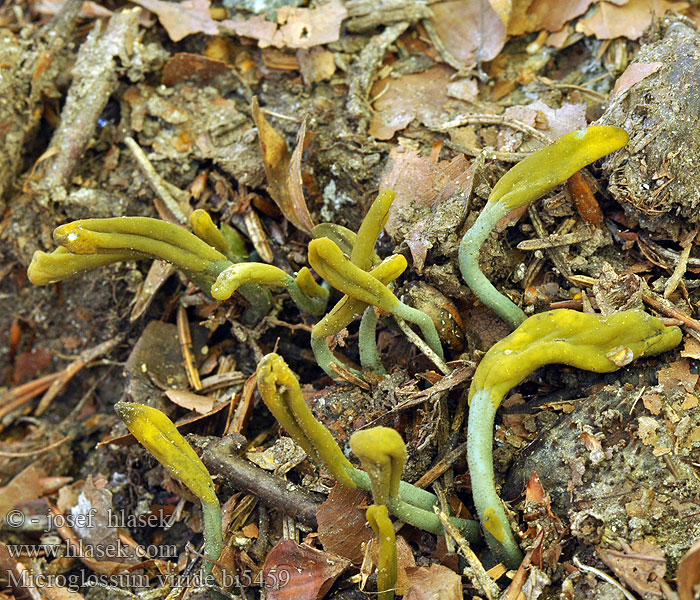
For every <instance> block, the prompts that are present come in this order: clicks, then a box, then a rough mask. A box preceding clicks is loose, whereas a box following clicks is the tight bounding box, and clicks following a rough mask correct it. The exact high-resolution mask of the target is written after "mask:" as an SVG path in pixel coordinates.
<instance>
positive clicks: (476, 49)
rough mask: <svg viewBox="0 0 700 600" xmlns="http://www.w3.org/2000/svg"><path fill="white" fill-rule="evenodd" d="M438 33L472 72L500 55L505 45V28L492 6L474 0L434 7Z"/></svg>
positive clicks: (447, 47) (445, 3)
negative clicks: (480, 64)
mask: <svg viewBox="0 0 700 600" xmlns="http://www.w3.org/2000/svg"><path fill="white" fill-rule="evenodd" d="M430 9H431V10H432V12H433V18H432V19H431V21H432V24H433V27H434V29H435V33H436V34H437V36H438V37H439V38H440V40H441V41H442V43H443V44H444V46H445V48H446V49H447V51H448V52H449V53H450V55H452V57H454V58H455V59H456V60H458V61H459V62H460V63H462V66H463V68H465V69H469V68H471V67H473V66H474V65H476V63H477V62H483V61H487V60H492V59H494V58H496V56H498V54H499V53H500V51H501V50H502V48H503V45H504V44H505V42H506V27H505V25H504V24H503V21H502V20H501V18H500V17H499V14H498V13H497V12H496V11H495V10H494V9H493V7H492V6H490V5H487V4H486V3H483V2H474V1H473V0H451V1H448V2H437V3H435V4H431V6H430Z"/></svg>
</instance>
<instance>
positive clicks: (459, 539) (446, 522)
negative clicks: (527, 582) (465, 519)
mask: <svg viewBox="0 0 700 600" xmlns="http://www.w3.org/2000/svg"><path fill="white" fill-rule="evenodd" d="M433 510H434V511H435V514H436V515H437V516H438V518H439V519H440V522H441V523H442V526H443V527H444V528H445V533H446V534H447V535H449V536H450V537H451V538H452V539H453V540H454V541H455V543H456V544H457V546H458V548H459V551H460V554H461V555H462V556H463V557H464V558H465V559H466V560H467V563H468V564H469V567H470V569H468V570H467V571H466V573H465V575H466V576H467V577H469V579H470V580H471V582H472V584H474V587H476V588H477V589H479V590H481V591H482V592H483V593H484V595H485V596H486V598H488V600H492V599H493V598H498V595H499V593H500V590H499V588H498V585H497V584H496V582H495V581H494V580H493V579H491V578H490V577H489V574H488V573H487V572H486V569H484V565H482V564H481V561H480V560H479V559H478V558H477V556H476V554H474V551H473V550H472V549H471V547H470V546H469V542H468V541H467V540H466V538H465V537H464V536H463V535H462V534H461V533H460V532H459V531H458V530H457V528H456V527H455V526H454V525H453V524H452V523H451V522H450V519H449V517H448V516H447V515H446V514H445V513H444V512H442V511H441V510H440V508H439V507H437V506H435V507H434V508H433Z"/></svg>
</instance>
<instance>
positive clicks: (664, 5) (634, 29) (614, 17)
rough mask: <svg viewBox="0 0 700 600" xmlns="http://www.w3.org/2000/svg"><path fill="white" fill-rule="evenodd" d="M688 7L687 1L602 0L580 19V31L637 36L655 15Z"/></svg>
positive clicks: (609, 36)
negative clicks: (615, 0) (620, 0)
mask: <svg viewBox="0 0 700 600" xmlns="http://www.w3.org/2000/svg"><path fill="white" fill-rule="evenodd" d="M686 8H688V3H687V2H669V1H668V0H629V2H627V3H626V4H625V5H623V6H616V5H615V4H611V3H609V2H600V3H599V4H598V6H597V7H596V9H595V12H594V13H593V14H592V15H591V16H590V17H586V18H584V19H580V20H579V21H578V23H576V31H578V32H579V33H583V34H584V35H595V37H596V38H597V39H599V40H610V39H612V38H616V37H625V38H627V39H629V40H636V39H638V38H639V37H640V36H641V35H642V33H643V32H644V30H645V29H646V28H647V27H649V25H651V22H652V19H653V18H654V16H656V17H661V16H663V15H664V13H665V12H666V11H668V10H673V11H681V10H685V9H686Z"/></svg>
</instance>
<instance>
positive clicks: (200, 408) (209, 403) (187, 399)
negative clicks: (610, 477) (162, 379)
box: [165, 390, 214, 415]
mask: <svg viewBox="0 0 700 600" xmlns="http://www.w3.org/2000/svg"><path fill="white" fill-rule="evenodd" d="M165 395H166V396H167V397H168V400H170V402H172V403H173V404H177V405H178V406H182V407H183V408H186V409H188V410H193V411H195V412H198V413H199V414H200V415H206V414H207V413H208V412H210V411H211V410H212V409H213V408H214V399H213V398H209V397H208V396H201V395H200V394H195V393H193V392H189V391H187V390H166V392H165Z"/></svg>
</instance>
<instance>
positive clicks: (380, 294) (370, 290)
mask: <svg viewBox="0 0 700 600" xmlns="http://www.w3.org/2000/svg"><path fill="white" fill-rule="evenodd" d="M309 263H311V266H312V267H313V268H314V269H315V270H316V272H317V273H318V274H319V275H320V276H321V277H323V279H325V280H326V281H327V282H328V283H329V284H330V285H331V286H333V287H334V288H336V289H338V290H340V291H342V292H343V293H344V294H346V295H347V296H349V297H351V298H355V299H356V300H359V301H361V302H365V303H366V304H368V305H370V304H371V305H373V306H376V307H377V308H380V309H382V310H384V311H385V312H388V313H391V314H392V315H395V316H397V317H400V318H402V319H404V320H405V321H408V322H409V323H413V324H415V325H417V326H418V327H419V329H420V330H421V333H422V334H423V338H424V339H425V341H426V343H427V344H428V345H429V346H430V347H431V348H432V350H433V351H434V352H435V353H436V354H437V355H438V356H439V357H440V358H444V354H443V351H442V343H441V342H440V337H439V336H438V332H437V329H436V328H435V324H434V323H433V321H432V320H431V319H430V317H428V315H426V314H425V313H424V312H423V311H420V310H417V309H415V308H411V307H410V306H407V305H405V304H403V303H402V302H401V301H400V300H399V299H398V298H397V297H396V296H395V295H394V294H393V292H392V291H391V290H390V289H389V288H388V287H387V286H386V285H384V284H383V283H382V282H381V281H379V280H378V279H377V278H375V277H373V276H372V275H371V274H370V273H367V272H366V271H363V270H362V269H360V268H359V267H357V266H356V265H354V264H353V263H352V262H350V261H349V260H348V259H347V258H345V256H344V255H343V252H342V250H341V249H340V248H339V247H338V246H337V245H336V244H335V243H334V242H333V241H332V240H330V239H328V238H319V239H317V240H312V241H311V242H310V243H309Z"/></svg>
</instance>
